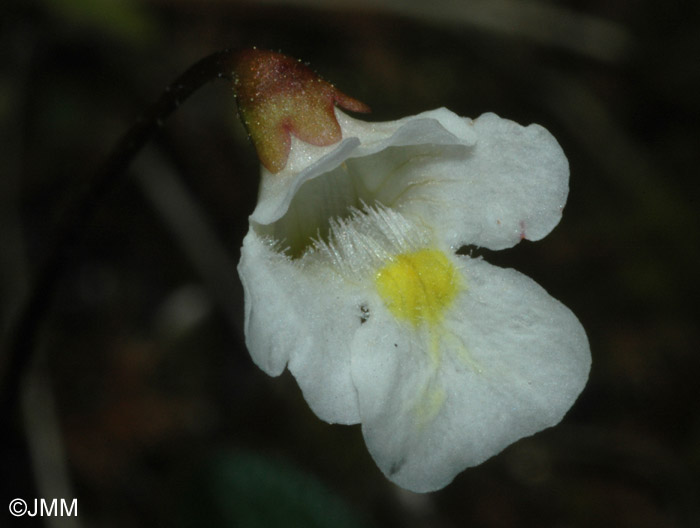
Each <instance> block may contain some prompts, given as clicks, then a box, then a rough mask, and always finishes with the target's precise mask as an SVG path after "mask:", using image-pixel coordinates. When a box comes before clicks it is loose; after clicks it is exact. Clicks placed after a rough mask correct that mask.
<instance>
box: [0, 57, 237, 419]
mask: <svg viewBox="0 0 700 528" xmlns="http://www.w3.org/2000/svg"><path fill="white" fill-rule="evenodd" d="M237 53H238V50H223V51H219V52H216V53H213V54H212V55H209V56H207V57H205V58H203V59H202V60H200V61H199V62H197V63H195V64H194V65H193V66H191V67H190V68H189V69H188V70H187V71H185V73H183V74H182V75H181V76H180V77H178V78H177V79H176V80H175V81H174V82H173V83H172V84H170V85H169V86H168V87H167V88H166V89H165V91H164V92H163V93H162V94H161V96H160V98H159V99H158V101H156V102H155V103H154V104H153V105H152V106H151V107H150V108H149V109H148V111H147V112H146V113H145V114H144V116H142V117H141V118H139V119H138V120H137V122H136V123H135V124H134V125H133V126H132V127H131V128H130V129H129V130H128V131H127V132H126V133H125V134H124V135H123V136H122V138H121V139H120V140H119V142H118V143H117V144H116V146H115V147H114V149H113V150H112V152H111V154H110V156H109V157H108V158H107V160H106V163H105V164H104V165H103V166H102V167H101V168H100V170H98V171H97V173H96V174H95V176H94V178H93V179H91V180H90V181H89V183H88V184H87V188H86V189H85V190H84V191H83V192H82V193H81V196H80V198H79V199H78V200H77V202H76V203H77V205H76V206H75V208H74V210H73V211H70V212H69V214H67V215H65V217H64V221H63V222H62V223H61V224H60V225H59V227H58V228H57V230H56V233H55V234H54V235H53V236H52V239H53V240H54V241H55V243H54V246H53V248H52V250H51V251H50V252H49V256H48V258H47V260H46V262H45V263H44V265H43V266H41V267H40V270H39V272H38V274H37V276H36V280H34V281H33V284H32V286H31V289H30V292H29V295H28V297H27V301H26V303H25V305H24V307H23V309H22V311H21V313H20V315H19V318H18V320H17V324H16V325H15V327H14V329H13V331H12V332H10V337H9V339H8V342H7V347H6V348H5V352H4V354H2V356H3V357H0V416H2V417H3V420H5V419H9V418H10V417H12V416H15V417H16V415H15V411H16V406H17V402H18V395H19V389H20V386H21V382H22V379H23V378H24V373H25V370H26V368H27V365H29V364H30V361H31V357H32V352H33V351H34V349H35V348H36V342H37V337H38V335H39V333H40V327H41V323H42V322H43V321H44V319H45V317H46V314H47V311H48V309H49V307H50V305H51V300H52V299H53V296H54V294H55V292H56V287H57V285H58V284H59V281H60V278H61V277H62V276H63V274H64V272H65V271H66V270H67V268H68V265H69V263H70V262H71V259H70V258H69V256H70V252H71V251H72V249H73V248H75V246H76V244H77V243H78V242H79V241H80V240H81V238H82V237H83V235H84V233H85V231H86V228H87V226H88V225H89V224H90V221H91V220H92V218H93V217H94V214H95V212H96V211H97V210H98V209H99V207H100V205H101V204H102V203H103V201H104V198H105V197H106V196H107V195H108V194H109V192H110V190H111V189H113V188H114V186H115V184H116V183H117V182H118V181H119V179H120V176H121V175H122V173H123V172H124V170H125V169H126V168H127V167H128V166H129V165H130V164H131V162H132V161H133V160H134V158H135V157H136V155H137V154H138V153H139V152H140V151H141V149H142V148H143V147H144V146H145V145H146V143H147V142H148V140H149V139H150V138H151V136H152V135H153V134H154V132H156V131H157V130H158V129H159V128H161V127H162V126H163V123H164V122H165V120H166V119H167V118H168V117H169V116H170V114H171V113H172V112H173V111H174V110H175V109H177V108H178V106H180V104H182V103H183V102H184V101H185V100H186V99H187V98H188V97H189V96H190V95H192V93H194V92H195V91H197V90H198V89H199V88H200V87H202V86H203V85H204V84H206V83H208V82H209V81H212V80H215V79H224V80H229V81H232V80H233V77H234V73H233V68H234V60H235V57H236V55H237Z"/></svg>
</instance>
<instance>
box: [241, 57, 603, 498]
mask: <svg viewBox="0 0 700 528" xmlns="http://www.w3.org/2000/svg"><path fill="white" fill-rule="evenodd" d="M240 64H241V66H240V67H239V68H238V69H237V70H236V71H237V73H238V81H237V96H238V102H239V108H240V112H241V115H242V116H243V119H244V121H247V126H248V130H249V132H250V134H251V136H252V138H253V139H254V142H255V144H256V148H257V149H258V152H259V154H260V157H261V161H262V164H263V167H262V179H261V187H260V196H259V201H258V203H257V206H256V207H255V210H254V211H253V214H252V215H251V217H250V229H249V232H248V234H247V236H246V237H245V239H244V241H243V248H242V255H241V261H240V265H239V268H238V269H239V273H240V277H241V280H242V282H243V286H244V290H245V334H246V342H247V346H248V349H249V351H250V354H251V356H252V358H253V360H254V361H255V363H256V364H257V365H258V366H259V367H260V368H261V369H262V370H264V371H265V372H267V373H268V374H270V375H272V376H277V375H279V374H281V373H282V372H283V371H284V369H285V368H288V369H289V370H290V371H291V372H292V374H293V375H294V376H295V378H296V380H297V382H298V383H299V386H300V387H301V390H302V392H303V394H304V397H305V399H306V401H307V402H308V404H309V405H310V407H311V408H312V409H313V411H314V412H315V413H316V414H317V415H318V416H319V417H320V418H321V419H323V420H326V421H328V422H331V423H341V424H356V423H360V424H362V432H363V435H364V438H365V441H366V443H367V446H368V448H369V451H370V453H371V455H372V457H373V458H374V460H375V461H376V463H377V465H378V466H379V468H380V469H381V470H382V471H383V472H384V474H385V475H386V476H387V477H388V478H389V479H390V480H392V481H393V482H395V483H396V484H398V485H399V486H401V487H403V488H406V489H409V490H412V491H417V492H426V491H432V490H437V489H440V488H442V487H444V486H445V485H447V484H448V483H449V482H451V481H452V479H453V478H454V477H455V475H457V474H458V473H459V472H461V471H462V470H464V469H465V468H467V467H470V466H474V465H477V464H479V463H481V462H483V461H484V460H486V459H488V458H489V457H491V456H493V455H495V454H497V453H498V452H500V451H501V450H502V449H504V448H505V447H506V446H508V445H509V444H511V443H513V442H515V441H516V440H518V439H520V438H522V437H525V436H529V435H532V434H534V433H535V432H537V431H540V430H542V429H544V428H546V427H550V426H552V425H554V424H556V423H558V422H559V421H560V420H561V419H562V417H563V416H564V414H565V413H566V412H567V411H568V409H569V408H570V407H571V405H572V404H573V403H574V401H575V400H576V398H577V397H578V395H579V393H580V392H581V390H582V389H583V387H584V385H585V383H586V380H587V378H588V372H589V368H590V361H591V359H590V351H589V345H588V341H587V338H586V334H585V332H584V330H583V328H582V326H581V324H580V323H579V321H578V319H577V318H576V316H575V315H574V314H573V313H572V312H571V311H570V310H568V309H567V308H566V307H565V306H564V305H562V304H561V303H560V302H558V301H557V300H555V299H554V298H552V297H551V296H550V295H549V294H547V292H546V291H545V290H544V289H542V288H541V287H540V286H538V285H537V284H536V283H535V282H534V281H532V280H531V279H529V278H528V277H526V276H524V275H522V274H521V273H519V272H517V271H515V270H512V269H502V268H499V267H496V266H492V265H490V264H488V263H487V262H486V261H484V260H483V259H481V258H472V257H469V256H466V255H461V254H458V253H457V250H458V249H460V248H461V247H464V246H467V245H472V246H480V247H485V248H488V249H492V250H499V249H505V248H509V247H512V246H514V245H515V244H517V243H518V242H520V241H521V240H523V239H528V240H539V239H541V238H542V237H544V236H545V235H547V234H548V233H549V232H550V231H551V230H552V229H553V228H554V226H556V224H557V223H558V222H559V220H560V218H561V215H562V210H563V208H564V204H565V202H566V198H567V194H568V177H569V169H568V162H567V159H566V157H565V156H564V153H563V152H562V150H561V148H560V146H559V144H558V143H557V141H556V140H555V139H554V138H553V137H552V135H551V134H549V132H547V131H546V130H545V129H544V128H542V127H540V126H538V125H530V126H528V127H522V126H520V125H518V124H516V123H514V122H512V121H509V120H507V119H502V118H500V117H498V116H496V115H494V114H484V115H482V116H480V117H479V118H477V119H474V120H472V119H468V118H463V117H458V116H457V115H455V114H453V113H452V112H450V111H449V110H446V109H439V110H433V111H429V112H424V113H422V114H419V115H416V116H411V117H406V118H403V119H400V120H397V121H391V122H384V123H368V122H363V121H359V120H357V119H355V118H352V117H350V116H348V115H346V114H345V113H343V112H342V111H341V110H339V109H338V108H337V107H336V106H335V105H340V106H342V107H344V108H346V109H348V110H351V111H366V110H367V108H366V107H365V106H364V105H363V104H362V103H359V102H357V101H355V100H354V99H351V98H349V97H347V96H345V95H343V94H342V93H340V92H339V91H338V90H337V89H335V88H334V87H332V86H331V85H330V84H328V83H326V82H325V81H322V80H320V79H319V78H318V77H317V76H316V75H315V74H314V73H313V72H311V70H310V69H308V68H307V67H306V66H304V65H303V64H301V63H299V62H298V61H295V60H293V59H289V58H287V57H285V56H283V55H280V54H277V53H271V52H263V51H257V50H252V51H248V52H245V53H244V54H243V55H242V58H241V62H240ZM260 79H262V82H258V80H260Z"/></svg>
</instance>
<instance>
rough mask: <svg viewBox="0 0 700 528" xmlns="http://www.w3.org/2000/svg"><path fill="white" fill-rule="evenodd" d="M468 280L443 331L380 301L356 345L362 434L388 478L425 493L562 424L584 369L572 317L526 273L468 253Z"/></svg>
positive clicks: (580, 335)
mask: <svg viewBox="0 0 700 528" xmlns="http://www.w3.org/2000/svg"><path fill="white" fill-rule="evenodd" d="M459 267H460V268H461V269H462V270H463V272H464V274H465V280H466V282H467V284H468V289H467V290H466V292H465V293H463V294H461V295H460V296H459V298H458V301H457V302H456V304H455V306H454V308H453V309H451V310H450V312H449V317H448V318H447V320H446V321H445V322H444V327H443V328H442V329H440V330H439V334H438V335H439V343H440V348H439V350H440V354H439V357H437V358H436V356H435V354H431V352H430V350H429V349H430V346H431V345H430V343H431V337H430V335H429V334H430V332H427V334H428V335H426V332H422V333H421V332H417V331H416V330H414V329H413V327H411V326H409V325H399V324H397V322H396V321H395V320H393V318H392V316H391V315H390V314H388V313H387V311H386V310H383V309H382V307H381V301H378V303H377V304H376V305H372V307H371V308H372V311H371V313H370V317H369V319H368V321H367V322H366V324H364V325H363V326H362V327H361V328H360V329H359V330H358V332H357V334H356V338H355V340H354V341H353V343H352V350H353V360H352V373H353V380H354V382H355V385H356V387H357V391H358V397H359V402H360V414H361V418H362V428H363V434H364V437H365V441H366V442H367V446H368V448H369V450H370V453H371V454H372V456H373V457H374V459H375V461H376V462H377V464H378V465H379V467H380V468H381V470H382V471H383V472H384V473H385V474H386V476H387V477H388V478H389V479H391V480H392V481H394V482H395V483H397V484H398V485H399V486H402V487H404V488H406V489H409V490H412V491H417V492H425V491H432V490H436V489H440V488H442V487H443V486H445V485H447V484H448V483H449V482H451V481H452V479H453V478H454V477H455V475H457V474H458V473H459V472H460V471H462V470H463V469H465V468H467V467H471V466H474V465H477V464H480V463H481V462H483V461H484V460H486V459H487V458H489V457H491V456H493V455H495V454H497V453H498V452H500V451H501V450H502V449H504V448H505V447H506V446H508V445H509V444H511V443H512V442H515V441H516V440H518V439H519V438H522V437H525V436H529V435H531V434H533V433H535V432H537V431H539V430H541V429H543V428H546V427H549V426H552V425H554V424H556V423H557V422H559V421H560V420H561V418H562V417H563V416H564V414H565V413H566V412H567V410H568V409H569V407H570V406H571V405H572V404H573V402H574V401H575V400H576V398H577V396H578V394H579V393H580V391H581V390H582V389H583V386H584V384H585V382H586V380H587V378H588V371H589V369H590V352H589V348H588V341H587V338H586V335H585V332H584V330H583V328H582V327H581V325H580V323H579V322H578V320H577V319H576V317H575V316H574V315H573V314H572V313H571V312H570V311H569V310H568V309H567V308H566V307H565V306H563V305H562V304H561V303H559V302H558V301H556V300H555V299H553V298H552V297H551V296H549V295H548V294H547V293H546V292H545V291H544V290H543V289H542V288H541V287H540V286H538V285H537V284H536V283H535V282H534V281H532V280H531V279H529V278H528V277H526V276H524V275H522V274H520V273H518V272H516V271H514V270H507V269H501V268H497V267H495V266H491V265H490V264H487V263H486V262H483V261H481V260H474V259H468V258H466V257H464V258H460V262H459Z"/></svg>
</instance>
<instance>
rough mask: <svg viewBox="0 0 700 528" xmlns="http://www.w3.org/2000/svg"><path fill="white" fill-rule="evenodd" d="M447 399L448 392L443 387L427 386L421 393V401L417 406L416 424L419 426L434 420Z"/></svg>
mask: <svg viewBox="0 0 700 528" xmlns="http://www.w3.org/2000/svg"><path fill="white" fill-rule="evenodd" d="M446 399H447V393H446V392H445V389H443V388H442V387H440V388H437V389H428V388H426V389H425V390H424V391H423V394H422V395H421V400H420V403H419V404H418V405H417V406H416V407H415V409H414V412H415V416H416V424H417V426H418V427H419V428H422V427H424V426H425V425H427V424H428V423H430V422H432V421H433V419H434V418H435V417H436V416H437V414H438V413H439V412H440V409H442V406H443V405H444V404H445V400H446Z"/></svg>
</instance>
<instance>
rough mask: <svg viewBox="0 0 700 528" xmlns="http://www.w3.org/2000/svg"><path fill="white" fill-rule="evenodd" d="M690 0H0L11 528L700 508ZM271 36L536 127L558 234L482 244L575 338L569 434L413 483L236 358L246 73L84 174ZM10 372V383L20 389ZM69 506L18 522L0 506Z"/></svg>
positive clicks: (553, 432)
mask: <svg viewBox="0 0 700 528" xmlns="http://www.w3.org/2000/svg"><path fill="white" fill-rule="evenodd" d="M697 5H698V4H697V3H695V2H682V1H667V2H653V1H651V0H646V1H644V0H640V1H632V0H620V1H616V2H607V1H602V0H597V1H587V2H586V1H577V0H565V1H558V2H554V1H544V0H539V1H529V2H528V1H518V0H491V1H471V2H470V1H463V2H459V1H457V0H452V1H450V0H432V1H429V2H426V1H425V0H407V1H404V2H400V1H397V0H375V1H370V0H333V1H330V0H329V1H326V2H324V1H322V0H297V1H294V0H287V1H282V0H279V1H274V0H267V1H260V2H239V1H235V0H229V1H226V0H170V1H168V0H144V1H135V0H119V1H117V0H111V1H110V0H23V1H7V0H5V2H3V4H2V6H1V7H0V16H1V18H0V31H1V33H0V57H1V60H0V124H1V126H2V127H1V128H0V134H1V136H0V316H1V318H0V325H1V326H0V330H1V331H2V342H3V349H2V357H0V371H1V372H2V374H3V380H4V383H5V386H9V385H8V384H11V380H16V381H18V382H19V383H18V388H19V392H18V398H17V400H16V401H15V402H13V403H12V405H11V408H9V409H5V410H4V411H3V416H2V427H3V429H2V430H0V435H2V444H1V445H2V452H0V471H2V473H1V474H0V480H1V481H2V484H1V486H2V504H0V526H10V525H13V524H12V523H13V522H14V523H15V525H17V526H31V525H34V524H39V523H42V522H43V523H45V524H46V525H47V526H48V525H50V526H74V527H82V526H84V527H87V526H91V527H93V526H94V527H122V526H124V527H126V526H128V527H141V526H143V527H146V526H175V527H177V526H183V527H184V526H209V527H218V526H246V527H248V526H250V527H266V526H319V527H325V526H333V527H334V528H338V527H344V526H348V527H353V526H355V527H357V526H376V527H380V526H390V527H404V526H405V527H409V528H410V527H422V526H430V527H438V528H440V527H445V528H448V527H459V526H476V527H479V526H484V527H494V528H496V527H516V526H517V527H521V526H553V527H554V526H555V527H585V526H635V527H637V528H640V527H641V528H644V527H685V526H688V527H690V526H700V505H699V503H700V501H698V498H699V497H700V478H699V473H700V471H699V469H700V407H699V401H700V400H699V398H698V396H699V395H700V391H699V390H698V385H699V383H698V375H699V374H700V369H699V367H700V355H699V354H698V353H699V352H700V347H699V346H698V344H699V340H698V333H699V331H698V327H697V319H698V313H697V309H696V307H697V301H698V299H699V298H700V295H699V293H700V288H699V286H698V283H699V281H698V271H697V270H698V267H699V266H700V249H699V246H698V242H699V241H700V237H699V223H698V214H697V208H698V198H699V197H700V187H699V186H698V183H697V179H698V166H699V165H700V155H699V154H698V147H699V146H700V141H699V137H698V125H699V124H700V123H699V120H698V117H699V114H700V97H699V94H700V91H699V90H700V60H699V56H700V26H699V25H698V17H697V15H698V13H697V11H698V8H697V7H696V6H697ZM252 45H257V46H259V47H263V48H269V49H275V50H282V51H283V52H285V53H287V54H289V55H292V56H296V57H299V58H301V59H303V60H305V61H309V62H310V63H311V64H312V65H313V67H314V68H315V69H316V70H317V71H319V72H320V73H321V74H322V75H323V76H324V77H325V78H327V79H329V80H331V81H332V82H334V83H335V84H336V85H337V86H338V87H339V88H340V89H341V90H342V91H344V92H346V93H347V94H349V95H351V96H353V97H356V98H358V99H360V100H362V101H364V102H366V103H367V104H369V105H370V106H371V107H372V109H373V113H372V114H371V115H370V116H369V119H371V120H389V119H396V118H399V117H402V116H405V115H409V114H413V113H417V112H420V111H423V110H428V109H432V108H436V107H439V106H446V107H448V108H450V109H451V110H453V111H455V112H456V113H458V114H460V115H465V116H470V117H476V116H478V115H479V114H481V113H483V112H486V111H493V112H496V113H498V114H500V115H501V116H504V117H508V118H511V119H514V120H516V121H518V122H520V123H523V124H527V123H531V122H537V123H540V124H542V125H543V126H545V127H546V128H548V129H549V130H550V131H551V132H552V133H553V134H554V135H555V136H556V137H557V139H558V140H559V142H560V143H561V145H562V146H563V148H564V150H565V152H566V153H567V155H568V157H569V161H570V164H571V194H570V197H569V202H568V205H567V208H566V211H565V214H564V218H563V220H562V222H561V224H560V225H559V226H558V227H557V228H556V229H555V231H554V232H553V233H552V234H551V235H550V236H548V237H547V238H545V239H544V240H542V241H540V242H538V243H529V242H525V243H522V244H520V245H519V246H518V247H517V248H514V249H512V250H508V251H504V252H498V253H491V254H487V255H486V258H488V259H489V260H490V261H491V262H493V263H496V264H499V265H503V266H512V267H516V268H517V269H519V270H521V271H523V272H525V273H527V274H528V275H530V276H531V277H533V278H534V279H536V280H537V281H538V282H539V283H540V284H542V285H543V286H544V287H545V288H546V289H547V290H548V291H549V292H550V293H551V294H552V295H553V296H555V297H556V298H558V299H560V300H561V301H562V302H564V304H566V305H567V306H569V307H570V308H571V309H572V310H573V311H574V312H575V313H576V314H577V315H578V317H579V318H580V319H581V321H582V323H583V325H584V327H585V328H586V330H587V331H588V335H589V339H590V342H591V349H592V353H593V369H592V372H591V377H590V381H589V383H588V386H587V388H586V390H585V391H584V393H583V394H582V396H581V397H580V399H579V401H578V402H577V403H576V405H575V406H574V407H573V409H572V410H571V411H570V412H569V414H568V415H567V416H566V418H565V419H564V421H563V422H562V423H561V424H560V425H559V426H557V427H555V428H553V429H550V430H547V431H545V432H542V433H540V434H538V435H536V436H534V437H532V438H528V439H524V440H521V441H520V442H518V443H516V444H515V445H513V446H511V447H509V448H508V449H506V451H504V452H503V453H502V454H500V455H498V456H496V457H494V458H493V459H491V460H489V461H488V462H486V463H485V464H483V465H481V466H479V467H477V468H473V469H470V470H467V471H465V472H464V473H462V474H461V475H460V476H458V477H457V478H456V480H455V481H454V483H452V484H451V485H450V486H448V487H447V488H445V489H444V490H442V491H439V492H436V493H433V494H428V495H416V494H412V493H408V492H404V491H401V490H399V489H398V488H396V487H395V486H394V485H392V484H391V483H390V482H389V481H387V480H386V479H385V478H384V477H383V476H382V475H381V473H380V472H379V470H378V469H377V468H376V467H375V465H374V463H373V462H372V460H371V458H370V457H369V455H368V453H367V451H366V449H365V447H364V443H363V441H362V437H361V433H360V430H359V427H357V426H353V427H343V426H330V425H328V424H325V423H323V422H321V421H320V420H318V419H317V418H316V417H315V416H314V415H313V414H312V412H311V411H310V410H309V409H308V407H307V405H306V403H305V402H304V401H303V398H302V396H301V394H300V391H299V389H298V387H297V385H296V383H295V382H294V380H293V379H292V378H291V376H290V375H289V374H287V373H285V375H283V376H282V377H281V378H278V379H271V378H268V377H267V376H266V375H265V374H263V373H262V372H261V371H259V370H258V369H257V368H256V367H255V366H254V365H253V363H252V362H251V360H250V359H249V357H248V354H247V351H246V349H245V345H244V342H243V334H242V322H243V315H242V306H243V301H242V291H241V287H240V284H239V282H238V277H237V272H236V269H235V266H236V263H237V259H238V255H239V246H240V243H241V240H242V237H243V235H244V234H245V232H246V230H247V216H248V215H249V214H250V213H251V212H252V210H253V207H254V203H255V198H256V189H257V172H258V168H257V161H256V159H255V155H254V151H253V148H252V147H251V146H250V145H249V144H248V142H247V139H246V136H245V132H244V130H243V129H242V127H241V126H240V124H239V123H238V121H237V119H236V114H235V112H236V108H235V102H234V99H233V96H232V93H231V90H230V86H228V85H227V84H226V83H223V82H217V83H212V84H209V85H207V86H205V87H203V88H202V89H200V90H198V91H197V92H196V93H195V94H194V95H193V96H192V97H191V99H189V100H188V101H187V102H186V103H185V104H184V105H182V106H181V107H180V108H179V109H178V110H177V111H176V112H175V113H174V115H173V116H172V118H171V119H169V120H168V121H167V123H166V124H165V126H164V127H163V128H162V129H161V130H160V132H159V133H158V134H157V135H156V136H155V138H154V140H153V141H151V142H150V143H149V144H148V146H147V148H145V149H144V150H143V151H142V152H141V154H140V155H139V157H138V158H137V159H136V160H135V162H134V163H133V164H131V165H130V167H129V168H128V170H127V173H126V174H125V175H124V176H123V177H122V178H120V179H119V180H118V182H116V184H114V185H112V186H111V187H110V188H109V192H108V193H107V194H106V195H105V196H103V197H100V198H99V200H97V202H96V203H94V204H93V205H94V210H95V212H94V214H93V215H92V216H90V217H89V219H88V221H87V222H86V223H84V224H80V222H79V221H78V220H77V219H73V217H72V216H71V215H72V214H73V211H75V210H76V208H77V207H79V205H80V204H79V202H80V200H81V199H82V197H83V196H84V195H83V194H82V190H83V189H84V188H85V187H86V186H90V185H91V184H92V182H93V178H94V176H95V174H96V171H97V169H98V168H99V167H100V165H101V163H102V162H103V161H104V160H105V159H106V157H107V156H108V154H109V152H110V149H111V148H112V146H113V145H114V144H115V142H116V141H117V140H118V138H119V137H120V136H121V135H122V134H124V133H125V132H126V130H128V129H129V127H131V126H132V125H133V124H134V123H135V122H136V119H137V117H138V116H139V115H140V114H142V113H143V112H144V111H145V109H146V108H147V107H148V106H149V104H150V103H151V102H153V101H154V100H156V99H157V97H158V96H159V94H160V93H161V92H162V91H163V89H164V88H165V87H166V85H167V84H168V83H170V82H171V81H172V80H173V79H174V78H175V77H176V76H177V75H179V74H180V73H182V72H183V71H184V70H186V69H187V68H188V67H189V66H190V65H191V64H192V63H194V62H195V61H197V60H198V59H200V58H201V57H203V56H205V55H208V54H209V53H212V52H214V51H216V50H219V49H222V48H227V47H238V46H241V47H249V46H252ZM65 222H68V223H69V224H70V223H71V222H74V223H77V224H78V225H79V226H80V229H79V231H80V237H79V239H77V240H76V241H74V242H73V243H71V245H70V248H69V250H70V251H68V252H67V253H66V255H65V257H62V258H63V261H62V262H63V263H64V264H65V271H64V272H63V273H62V274H61V275H60V277H59V279H58V281H57V283H56V284H57V288H56V291H55V292H54V293H53V294H49V292H47V294H46V295H45V296H44V298H42V299H41V302H42V303H43V304H44V305H45V306H46V308H47V309H46V310H45V313H44V314H43V315H41V316H38V317H36V318H35V319H36V320H34V321H33V322H32V325H33V328H34V331H33V334H32V336H33V338H34V343H33V345H32V347H31V354H27V353H26V352H25V353H24V354H25V361H24V363H26V364H24V368H23V369H22V371H21V372H20V371H18V370H17V369H16V368H14V367H13V365H16V364H20V365H21V364H22V362H20V363H10V362H9V357H10V354H11V349H10V345H9V343H10V337H11V336H12V335H13V332H14V331H15V329H16V327H17V324H18V321H19V320H20V316H21V314H22V307H23V304H24V302H25V301H26V299H27V298H28V295H29V293H30V292H31V291H32V287H33V284H34V282H35V281H36V279H37V276H38V275H39V273H40V272H41V270H42V267H43V265H44V263H45V262H47V259H48V258H49V257H50V254H51V252H52V251H53V249H52V247H53V246H54V243H55V240H56V236H57V232H58V229H59V228H60V226H61V225H64V224H65ZM8 380H10V381H8ZM15 497H21V498H24V499H27V500H30V499H33V498H34V497H44V498H47V499H50V498H52V497H58V498H61V497H63V498H66V499H69V500H70V499H72V498H77V499H78V505H79V506H78V507H79V515H78V517H77V518H70V519H69V518H63V519H58V518H53V519H49V518H43V519H39V518H34V519H29V518H27V517H24V518H20V519H14V518H13V517H12V516H11V515H10V514H9V512H8V510H7V505H8V503H9V500H10V499H12V498H15Z"/></svg>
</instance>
